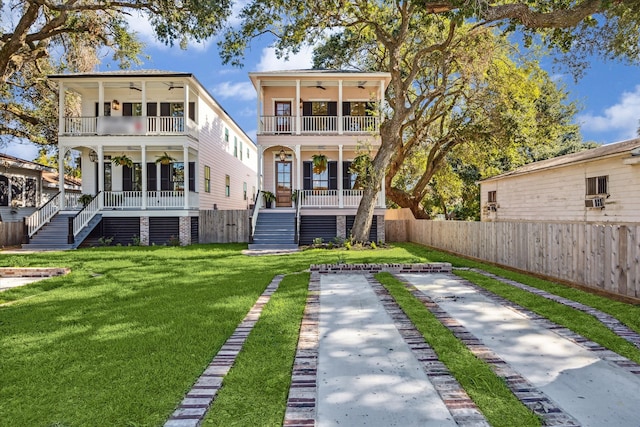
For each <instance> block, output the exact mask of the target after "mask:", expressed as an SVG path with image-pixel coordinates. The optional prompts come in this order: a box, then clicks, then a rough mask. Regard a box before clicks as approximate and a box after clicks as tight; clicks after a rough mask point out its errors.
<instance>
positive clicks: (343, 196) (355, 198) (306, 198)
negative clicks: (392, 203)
mask: <svg viewBox="0 0 640 427" xmlns="http://www.w3.org/2000/svg"><path fill="white" fill-rule="evenodd" d="M363 193H364V190H300V192H299V195H298V198H299V205H300V207H302V208H305V207H313V208H357V207H358V205H360V200H361V199H362V194H363ZM376 207H378V208H384V207H385V201H384V197H383V195H382V192H379V193H378V198H377V200H376Z"/></svg>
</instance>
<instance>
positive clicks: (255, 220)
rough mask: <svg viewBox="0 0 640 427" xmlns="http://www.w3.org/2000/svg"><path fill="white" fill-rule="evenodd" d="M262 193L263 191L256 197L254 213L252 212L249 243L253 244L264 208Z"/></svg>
mask: <svg viewBox="0 0 640 427" xmlns="http://www.w3.org/2000/svg"><path fill="white" fill-rule="evenodd" d="M262 193H263V191H262V190H260V191H258V195H257V196H256V200H255V203H254V204H253V211H251V216H250V220H251V224H250V228H249V241H250V242H253V236H254V234H255V233H256V225H257V224H258V214H259V213H260V208H261V207H262Z"/></svg>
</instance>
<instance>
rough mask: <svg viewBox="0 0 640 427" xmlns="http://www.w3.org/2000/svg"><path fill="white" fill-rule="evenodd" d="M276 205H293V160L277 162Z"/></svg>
mask: <svg viewBox="0 0 640 427" xmlns="http://www.w3.org/2000/svg"><path fill="white" fill-rule="evenodd" d="M276 207H291V162H281V161H277V162H276Z"/></svg>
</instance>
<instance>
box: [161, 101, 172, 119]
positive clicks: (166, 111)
mask: <svg viewBox="0 0 640 427" xmlns="http://www.w3.org/2000/svg"><path fill="white" fill-rule="evenodd" d="M160 115H161V116H162V117H169V116H170V115H171V106H170V105H169V103H168V102H161V103H160Z"/></svg>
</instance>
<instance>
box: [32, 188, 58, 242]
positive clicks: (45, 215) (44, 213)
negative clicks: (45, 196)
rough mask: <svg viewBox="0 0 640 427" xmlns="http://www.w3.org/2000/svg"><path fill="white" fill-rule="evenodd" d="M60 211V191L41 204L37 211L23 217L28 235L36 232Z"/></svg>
mask: <svg viewBox="0 0 640 427" xmlns="http://www.w3.org/2000/svg"><path fill="white" fill-rule="evenodd" d="M59 211H60V193H57V194H56V195H55V196H53V197H52V198H51V199H49V201H48V202H47V203H45V204H44V205H42V207H40V208H39V209H38V210H37V211H35V212H34V213H32V214H31V215H29V216H28V217H26V218H25V219H24V222H25V224H26V225H27V233H28V235H29V237H31V236H33V235H34V234H36V231H38V230H39V229H40V228H41V227H42V226H43V225H44V224H46V223H47V222H49V220H50V219H51V218H53V216H54V215H55V214H56V213H58V212H59Z"/></svg>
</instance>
